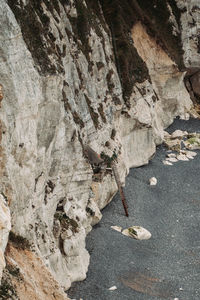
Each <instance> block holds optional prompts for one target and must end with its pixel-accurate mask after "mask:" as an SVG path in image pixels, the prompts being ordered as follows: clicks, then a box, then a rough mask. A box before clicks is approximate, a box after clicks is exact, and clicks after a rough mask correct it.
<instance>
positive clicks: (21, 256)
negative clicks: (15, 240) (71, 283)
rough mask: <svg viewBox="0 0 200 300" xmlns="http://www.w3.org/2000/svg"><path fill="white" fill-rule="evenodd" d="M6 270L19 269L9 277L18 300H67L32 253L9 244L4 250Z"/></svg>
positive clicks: (39, 260)
mask: <svg viewBox="0 0 200 300" xmlns="http://www.w3.org/2000/svg"><path fill="white" fill-rule="evenodd" d="M6 261H7V265H8V270H9V269H11V268H15V269H16V270H18V269H19V273H18V274H17V275H15V276H12V277H10V278H11V282H10V284H11V285H12V286H13V287H14V289H15V292H16V294H17V296H18V297H19V299H20V300H27V299H31V300H55V299H56V300H68V299H69V298H68V297H67V295H66V294H65V293H64V291H63V290H62V289H61V288H60V286H59V285H58V283H57V282H56V281H55V279H54V278H53V276H52V275H51V273H50V272H49V270H48V269H47V268H46V266H45V265H44V263H43V261H42V260H41V259H40V258H39V257H38V256H37V255H36V254H35V253H34V252H32V251H30V250H23V249H19V248H15V247H14V246H13V245H12V244H11V243H9V244H8V247H7V250H6Z"/></svg>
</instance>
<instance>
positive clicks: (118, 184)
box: [112, 163, 128, 217]
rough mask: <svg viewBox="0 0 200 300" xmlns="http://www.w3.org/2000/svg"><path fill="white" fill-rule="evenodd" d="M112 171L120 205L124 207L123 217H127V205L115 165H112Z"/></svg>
mask: <svg viewBox="0 0 200 300" xmlns="http://www.w3.org/2000/svg"><path fill="white" fill-rule="evenodd" d="M112 170H113V174H114V177H115V181H116V183H117V186H118V190H119V194H120V197H121V200H122V204H123V207H124V211H125V215H126V216H127V217H128V207H127V204H126V199H125V195H124V191H123V188H122V184H121V181H120V178H119V173H118V171H117V167H116V164H115V163H112Z"/></svg>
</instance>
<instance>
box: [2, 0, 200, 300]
mask: <svg viewBox="0 0 200 300" xmlns="http://www.w3.org/2000/svg"><path fill="white" fill-rule="evenodd" d="M157 2H158V3H157ZM157 2H156V3H157V5H156V4H155V5H152V4H149V5H146V4H145V3H146V1H123V3H122V2H121V1H118V0H116V1H106V0H100V1H95V2H94V1H92V0H86V1H82V0H68V1H63V0H55V1H48V0H43V1H31V0H24V1H19V0H16V1H11V0H8V1H5V0H0V7H1V9H0V18H1V23H2V26H1V28H0V38H1V41H2V43H1V47H0V54H1V55H0V70H1V73H0V83H1V86H2V89H3V95H2V96H1V94H0V100H1V108H0V122H1V123H0V124H1V136H2V137H1V148H0V149H1V152H0V153H1V179H0V180H1V184H0V188H1V190H0V193H1V195H2V197H3V198H4V199H3V198H2V201H4V202H5V201H6V203H7V204H5V203H4V204H2V205H4V206H2V207H3V208H2V209H4V208H5V207H6V208H5V209H6V211H7V216H8V221H7V223H6V224H7V225H4V226H5V230H4V233H3V236H4V238H3V239H4V242H3V247H2V253H3V252H4V249H5V245H6V241H7V236H8V231H9V230H10V228H9V211H8V207H7V206H6V205H8V206H9V209H10V213H11V223H12V229H11V230H12V231H11V234H10V241H12V242H13V243H15V245H16V246H17V245H18V247H19V248H20V252H19V255H20V257H18V256H17V255H15V254H16V252H15V249H14V248H11V249H12V251H11V253H15V254H13V255H11V257H12V263H16V264H17V268H19V270H24V269H25V268H26V263H28V262H27V260H28V258H30V257H31V260H32V259H33V260H35V259H36V257H38V260H39V261H40V262H41V266H45V268H46V269H45V268H43V267H41V268H42V270H43V272H44V273H45V272H46V271H45V270H48V272H49V273H48V274H51V276H52V278H54V280H55V281H57V282H58V283H59V285H60V286H62V287H63V288H65V289H68V288H69V287H70V285H71V282H73V281H77V280H83V279H84V278H85V276H86V272H87V268H88V264H89V254H88V252H87V250H86V249H85V238H86V235H87V233H88V232H89V231H90V230H91V228H92V225H94V224H96V223H97V222H98V221H99V220H100V219H101V212H100V210H101V209H102V208H103V207H104V206H106V205H107V204H108V202H109V201H111V199H112V197H113V196H114V194H115V193H116V191H117V185H116V183H115V180H114V177H113V174H112V172H111V170H110V167H109V159H110V160H112V157H113V154H114V153H115V155H116V157H117V163H116V165H117V169H118V173H119V176H120V179H121V181H122V183H124V181H125V176H126V175H127V174H128V172H129V168H131V167H137V166H141V165H143V164H147V163H148V161H149V159H150V158H151V156H152V155H153V154H154V152H155V150H156V145H157V144H159V143H161V142H162V139H163V129H164V128H165V127H166V126H168V125H169V124H170V123H172V121H173V118H174V117H176V116H178V115H181V116H182V117H185V115H186V114H187V113H188V111H189V110H190V107H191V106H192V102H191V100H190V97H189V94H188V92H187V90H186V89H185V86H184V83H183V78H184V76H185V72H186V71H187V70H188V69H189V68H190V67H194V66H195V68H198V67H199V65H198V63H197V57H198V55H199V54H198V47H197V48H195V47H193V48H192V53H193V52H195V53H194V56H193V55H191V56H190V57H191V58H194V57H196V58H194V60H195V62H194V63H191V64H190V63H189V59H188V55H189V54H187V53H189V52H188V51H189V50H188V47H189V46H187V47H186V44H185V34H186V29H185V28H187V25H186V24H185V22H186V21H185V19H186V16H187V14H186V12H187V13H188V14H189V12H190V10H191V11H192V10H193V8H191V7H189V8H188V7H182V6H183V3H182V4H181V5H182V6H181V5H179V6H177V5H176V2H175V1H163V2H162V3H163V4H162V5H161V1H157ZM197 6H198V4H197ZM188 9H189V10H188ZM160 12H163V17H162V18H160ZM116 13H117V14H116ZM196 17H197V15H196V14H194V18H196ZM116 18H117V19H116ZM163 20H165V22H163ZM195 21H196V22H197V19H195ZM184 26H185V27H184ZM181 28H183V29H181ZM181 30H182V31H181ZM195 34H196V33H195ZM182 45H183V46H182ZM197 46H198V43H197ZM0 93H1V91H0ZM88 149H91V150H88ZM88 151H89V152H88ZM91 153H93V154H91ZM101 154H102V157H101V156H100V155H101ZM103 157H107V158H108V159H107V160H104V159H103ZM102 160H103V161H102ZM110 162H111V161H110ZM119 209H120V208H119ZM6 226H7V227H6ZM24 243H25V245H26V246H27V245H28V250H27V248H26V247H25V250H24V249H23V247H24V246H23V245H24ZM27 251H29V252H27ZM31 251H32V252H34V253H32V252H31ZM9 253H10V252H9V251H8V252H7V258H8V261H10V260H9V259H10V254H9ZM23 257H24V260H23ZM27 257H28V258H27ZM2 266H4V263H2ZM37 270H38V271H37V272H39V267H38V266H37ZM37 272H34V273H33V274H32V276H33V277H34V278H35V279H34V278H33V277H31V281H33V282H34V280H36V277H37ZM25 273H26V274H28V275H27V276H26V277H27V280H28V277H29V276H31V275H29V272H28V271H27V272H25ZM48 276H50V275H47V277H48ZM35 282H37V280H36V281H35ZM46 282H50V281H48V280H46ZM37 284H38V285H40V283H37ZM49 284H50V283H49ZM42 285H43V283H41V286H40V287H41V290H42V291H44V289H43V287H42ZM17 291H18V293H20V292H19V290H17ZM41 293H43V292H41ZM44 293H45V292H44ZM22 294H23V292H22V293H21V294H20V295H22ZM30 294H32V292H31V291H30ZM33 297H36V296H33ZM38 297H39V298H38V299H45V298H44V296H43V294H40V296H38ZM45 297H46V296H45ZM20 299H23V298H22V296H20ZM48 299H50V298H48ZM56 299H59V298H56ZM61 299H62V298H61Z"/></svg>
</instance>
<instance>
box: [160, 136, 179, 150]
mask: <svg viewBox="0 0 200 300" xmlns="http://www.w3.org/2000/svg"><path fill="white" fill-rule="evenodd" d="M164 144H165V145H166V146H167V148H168V149H170V150H173V151H177V152H179V151H180V150H181V141H180V139H177V138H176V139H165V140H164Z"/></svg>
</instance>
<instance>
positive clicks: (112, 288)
mask: <svg viewBox="0 0 200 300" xmlns="http://www.w3.org/2000/svg"><path fill="white" fill-rule="evenodd" d="M116 289H117V287H116V285H114V286H111V287H110V288H109V289H108V290H109V291H115V290H116Z"/></svg>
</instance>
